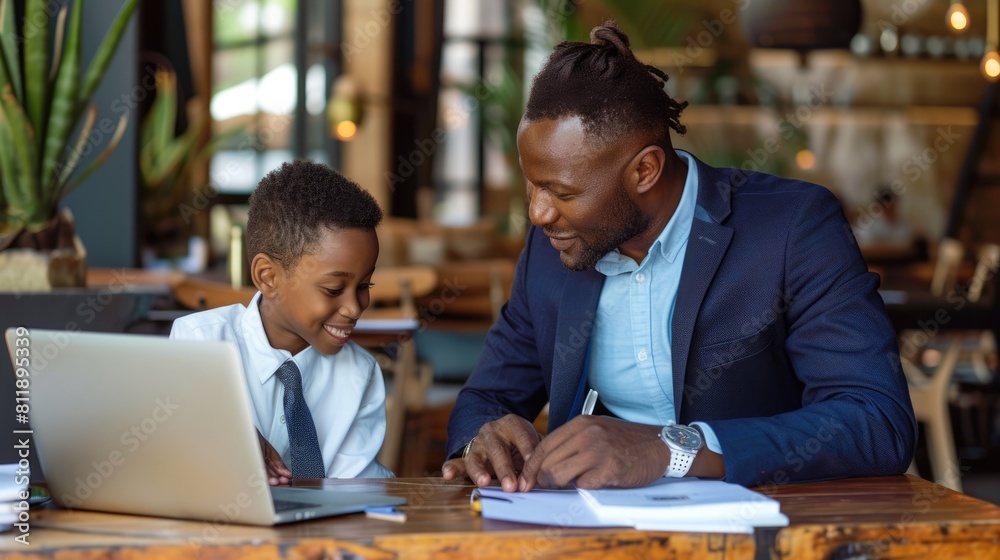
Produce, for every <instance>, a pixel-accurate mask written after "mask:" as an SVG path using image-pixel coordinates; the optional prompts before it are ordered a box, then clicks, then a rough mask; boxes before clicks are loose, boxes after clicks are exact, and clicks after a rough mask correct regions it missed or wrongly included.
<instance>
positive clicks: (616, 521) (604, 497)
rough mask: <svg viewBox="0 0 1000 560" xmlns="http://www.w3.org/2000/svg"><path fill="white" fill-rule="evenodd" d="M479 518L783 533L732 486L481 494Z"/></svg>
mask: <svg viewBox="0 0 1000 560" xmlns="http://www.w3.org/2000/svg"><path fill="white" fill-rule="evenodd" d="M478 499H479V501H480V505H481V507H482V512H483V517H487V518H490V519H503V520H506V521H517V522H521V523H537V524H543V525H556V526H560V527H635V528H637V529H641V530H647V531H688V532H701V533H752V532H753V529H754V527H784V526H786V525H788V517H786V516H785V515H784V514H782V513H781V511H780V504H779V503H778V502H777V501H775V500H772V499H771V498H768V497H766V496H764V495H762V494H759V493H757V492H754V491H752V490H748V489H747V488H744V487H743V486H739V485H737V484H729V483H726V482H722V481H719V480H698V479H696V478H683V479H677V478H664V479H660V480H659V481H657V482H656V483H654V484H651V485H649V486H646V487H643V488H629V489H608V490H582V489H581V490H532V491H531V492H525V493H505V492H503V490H501V489H500V488H498V487H488V488H481V489H479V491H478Z"/></svg>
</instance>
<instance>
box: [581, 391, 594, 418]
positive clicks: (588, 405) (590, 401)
mask: <svg viewBox="0 0 1000 560" xmlns="http://www.w3.org/2000/svg"><path fill="white" fill-rule="evenodd" d="M596 405H597V391H595V390H593V389H591V390H589V391H587V398H585V399H583V410H581V411H580V414H582V415H584V416H590V415H591V414H593V413H594V406H596Z"/></svg>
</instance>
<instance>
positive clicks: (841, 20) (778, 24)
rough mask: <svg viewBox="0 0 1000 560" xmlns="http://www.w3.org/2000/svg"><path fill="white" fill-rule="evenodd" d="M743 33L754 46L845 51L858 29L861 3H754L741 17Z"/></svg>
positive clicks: (760, 0)
mask: <svg viewBox="0 0 1000 560" xmlns="http://www.w3.org/2000/svg"><path fill="white" fill-rule="evenodd" d="M741 18H742V20H741V24H742V28H743V33H744V34H745V35H746V39H747V41H748V42H749V43H750V44H751V45H752V46H754V47H761V48H772V49H793V50H796V51H799V52H802V53H804V52H808V51H812V50H817V49H846V48H848V47H849V46H850V44H851V38H852V37H854V35H855V34H857V32H858V29H860V28H861V0H809V1H805V0H803V1H799V2H788V1H787V0H756V1H755V2H749V3H747V5H746V7H745V8H744V9H743V12H742V14H741Z"/></svg>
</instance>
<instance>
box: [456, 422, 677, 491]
mask: <svg viewBox="0 0 1000 560" xmlns="http://www.w3.org/2000/svg"><path fill="white" fill-rule="evenodd" d="M659 432H660V426H647V425H645V424H635V423H632V422H626V421H624V420H619V419H617V418H610V417H607V416H577V417H576V418H573V419H572V420H570V421H569V422H567V423H566V424H564V425H563V426H560V427H559V429H557V430H555V431H554V432H552V433H551V434H549V435H548V436H547V437H546V438H545V439H544V440H542V442H541V443H539V444H538V446H537V447H535V450H534V452H533V453H531V455H530V456H528V459H527V460H526V461H525V463H524V469H523V470H522V471H521V476H520V478H519V480H518V487H517V488H518V490H519V491H521V492H526V491H528V490H531V489H532V488H533V487H535V486H538V487H542V488H561V487H564V486H568V485H570V484H572V483H574V482H575V483H576V486H578V487H580V488H586V489H594V488H606V487H616V488H635V487H638V486H645V485H646V484H649V483H650V482H653V481H654V480H656V479H658V478H660V477H661V476H663V473H664V472H666V470H667V465H669V464H670V450H669V449H668V448H667V446H666V445H665V444H664V443H663V441H662V440H660V438H659V435H658V434H659ZM476 443H477V444H478V443H479V440H476Z"/></svg>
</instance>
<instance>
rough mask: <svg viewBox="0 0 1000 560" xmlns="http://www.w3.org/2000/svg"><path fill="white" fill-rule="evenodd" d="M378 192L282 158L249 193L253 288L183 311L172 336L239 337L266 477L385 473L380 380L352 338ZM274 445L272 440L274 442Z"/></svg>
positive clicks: (365, 296)
mask: <svg viewBox="0 0 1000 560" xmlns="http://www.w3.org/2000/svg"><path fill="white" fill-rule="evenodd" d="M381 220H382V211H381V209H379V207H378V204H377V203H376V202H375V199H374V198H372V196H371V195H370V194H368V193H367V192H365V191H364V190H362V189H361V187H359V186H358V185H357V184H355V183H353V182H352V181H350V180H348V179H346V178H345V177H343V176H342V175H340V174H339V173H337V172H336V171H334V170H332V169H330V168H328V167H326V166H324V165H321V164H318V163H313V162H309V161H296V162H294V163H285V164H283V165H282V166H281V168H279V169H277V170H274V171H272V172H270V173H268V175H267V176H266V177H264V178H263V179H262V180H261V181H260V184H259V185H258V186H257V189H256V190H255V191H254V192H253V194H252V195H251V196H250V212H249V216H248V219H247V231H246V239H247V255H248V257H249V259H250V274H251V278H252V280H253V283H254V286H256V287H257V289H258V293H257V295H255V296H254V298H253V299H252V300H251V301H250V305H249V307H244V306H243V305H240V304H237V305H230V306H228V307H222V308H218V309H211V310H208V311H203V312H201V313H195V314H192V315H188V316H186V317H182V318H181V319H178V320H177V321H175V322H174V325H173V329H172V331H171V333H170V337H171V338H178V339H195V340H228V341H232V342H234V343H236V345H237V346H238V348H239V351H240V355H241V358H242V361H243V371H244V376H245V377H246V383H247V388H248V390H249V393H250V401H251V403H250V404H251V411H252V413H253V415H254V423H255V424H256V426H257V430H258V436H259V437H260V440H261V448H262V451H263V453H264V459H265V464H266V465H267V470H268V479H269V480H268V481H269V482H270V484H272V485H276V484H285V483H287V482H288V481H289V480H290V479H291V478H322V477H335V478H350V477H365V478H377V477H391V476H393V474H392V473H391V472H390V471H389V470H388V469H386V468H385V467H383V466H382V465H381V464H379V463H378V461H376V460H375V455H376V454H377V453H378V451H379V449H380V448H381V446H382V440H383V438H384V437H385V386H384V384H383V381H382V372H381V370H380V369H379V366H378V364H377V363H376V362H375V359H374V358H373V357H372V356H371V355H370V354H368V353H367V352H365V351H364V350H362V349H361V347H359V346H358V345H357V344H355V343H353V342H350V336H351V330H352V329H353V328H354V325H355V323H356V322H357V321H358V318H359V317H360V316H361V313H362V312H363V311H364V310H365V309H366V308H367V307H368V303H369V301H370V296H369V292H368V290H369V288H371V277H372V273H373V272H374V271H375V260H376V259H377V258H378V251H379V246H378V239H377V238H376V236H375V227H376V226H377V225H378V224H379V222H380V221H381ZM272 446H273V447H272Z"/></svg>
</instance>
